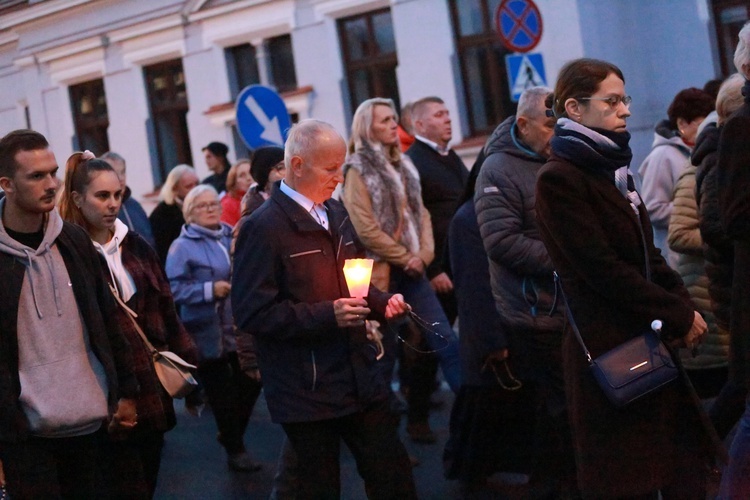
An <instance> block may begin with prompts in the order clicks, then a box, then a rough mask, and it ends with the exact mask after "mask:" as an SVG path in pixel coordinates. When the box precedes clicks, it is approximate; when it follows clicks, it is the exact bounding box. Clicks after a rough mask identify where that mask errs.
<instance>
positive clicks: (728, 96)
mask: <svg viewBox="0 0 750 500" xmlns="http://www.w3.org/2000/svg"><path fill="white" fill-rule="evenodd" d="M744 84H745V78H744V77H743V76H742V75H741V74H740V73H735V74H733V75H732V76H730V77H729V78H727V79H726V80H724V83H722V84H721V87H719V93H718V94H717V95H716V114H717V115H719V119H718V123H719V124H722V123H724V121H725V120H726V119H727V118H729V115H731V114H732V113H734V112H735V111H737V110H738V109H740V107H742V105H743V104H744V102H745V98H744V96H743V95H742V86H743V85H744Z"/></svg>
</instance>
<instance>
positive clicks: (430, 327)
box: [388, 310, 450, 354]
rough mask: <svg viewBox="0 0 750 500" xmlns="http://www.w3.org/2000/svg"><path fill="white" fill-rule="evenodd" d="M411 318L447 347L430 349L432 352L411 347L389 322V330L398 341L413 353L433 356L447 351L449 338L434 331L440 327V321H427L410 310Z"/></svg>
mask: <svg viewBox="0 0 750 500" xmlns="http://www.w3.org/2000/svg"><path fill="white" fill-rule="evenodd" d="M409 317H411V320H412V322H413V323H414V325H415V326H416V327H417V328H419V329H420V330H421V331H423V332H424V333H428V334H431V335H436V336H437V337H439V338H440V339H441V340H442V341H443V342H444V343H445V345H443V346H441V347H438V348H437V349H430V350H424V349H419V348H418V347H416V346H413V345H411V344H410V343H409V342H408V341H407V340H406V339H405V338H404V337H402V336H401V335H400V334H399V333H398V332H397V331H395V330H394V329H393V326H391V323H390V322H388V329H389V330H390V331H391V332H392V333H394V334H395V335H396V338H398V340H400V341H401V342H403V343H404V345H405V346H407V347H408V348H409V349H411V350H412V351H414V352H418V353H420V354H432V353H434V352H439V351H442V350H443V349H445V348H446V347H448V345H449V344H450V340H448V339H447V338H445V337H444V336H442V335H441V334H440V333H438V332H436V331H435V330H433V328H434V327H436V326H438V325H440V322H439V321H427V320H425V319H423V318H421V317H420V316H419V315H417V313H415V312H414V311H412V310H409Z"/></svg>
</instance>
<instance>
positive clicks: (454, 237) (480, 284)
mask: <svg viewBox="0 0 750 500" xmlns="http://www.w3.org/2000/svg"><path fill="white" fill-rule="evenodd" d="M448 253H449V256H450V266H451V273H452V275H453V276H452V277H453V286H454V288H455V291H456V299H457V300H458V318H459V321H460V322H461V336H460V337H459V347H460V353H461V378H462V380H463V383H464V385H468V386H482V385H490V386H497V382H496V381H495V379H494V377H493V374H492V373H491V372H488V373H482V365H483V364H484V360H485V358H487V356H488V355H489V354H490V353H491V352H494V351H498V350H500V349H503V348H505V347H507V343H506V340H505V335H504V334H503V330H502V325H501V322H500V314H499V313H498V312H497V308H496V307H495V299H494V298H493V297H492V288H491V287H490V266H489V262H488V260H487V253H486V252H485V251H484V245H483V244H482V235H481V234H479V224H477V215H476V212H475V211H474V200H468V201H467V202H466V203H464V204H463V205H461V207H460V208H459V209H458V211H457V212H456V215H455V216H454V217H453V221H451V225H450V229H449V231H448Z"/></svg>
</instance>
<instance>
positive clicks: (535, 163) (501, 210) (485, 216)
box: [474, 117, 564, 332]
mask: <svg viewBox="0 0 750 500" xmlns="http://www.w3.org/2000/svg"><path fill="white" fill-rule="evenodd" d="M484 153H485V155H486V159H485V161H484V163H483V165H482V170H481V171H480V172H479V177H478V179H477V185H476V192H475V194H474V205H475V208H476V212H477V220H478V222H479V229H480V232H481V234H482V241H483V243H484V248H485V250H486V251H487V255H488V257H489V260H490V277H491V282H492V294H493V296H494V297H495V303H496V304H497V308H498V310H499V312H500V316H501V318H502V321H503V322H504V324H506V325H507V326H509V327H511V328H528V329H534V330H535V331H542V332H562V328H563V322H564V321H563V318H564V315H563V304H562V301H558V300H557V297H556V287H555V282H554V278H553V271H554V267H553V264H552V260H551V259H550V257H549V254H548V253H547V249H546V248H545V247H544V243H543V242H542V239H541V236H540V235H539V230H538V228H537V222H536V209H535V206H534V204H535V192H534V190H535V186H536V179H537V175H538V173H539V170H540V169H541V168H542V166H544V163H545V161H546V158H542V157H541V156H539V155H537V154H536V153H534V152H533V151H531V150H530V149H529V148H528V147H526V146H525V145H523V144H522V143H521V142H519V141H518V138H517V137H516V127H515V117H510V118H508V119H506V120H505V121H504V122H503V123H501V124H500V125H499V126H498V128H497V129H495V132H493V134H492V136H491V137H490V139H489V140H488V141H487V144H486V145H485V148H484Z"/></svg>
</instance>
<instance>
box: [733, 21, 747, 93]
mask: <svg viewBox="0 0 750 500" xmlns="http://www.w3.org/2000/svg"><path fill="white" fill-rule="evenodd" d="M738 38H739V41H738V43H737V50H735V51H734V67H735V68H737V71H739V72H740V73H741V74H742V75H743V76H744V77H745V78H746V79H750V22H747V23H745V26H743V27H742V29H741V30H740V32H739V34H738ZM743 66H746V67H747V70H746V69H743ZM746 71H747V72H746Z"/></svg>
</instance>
